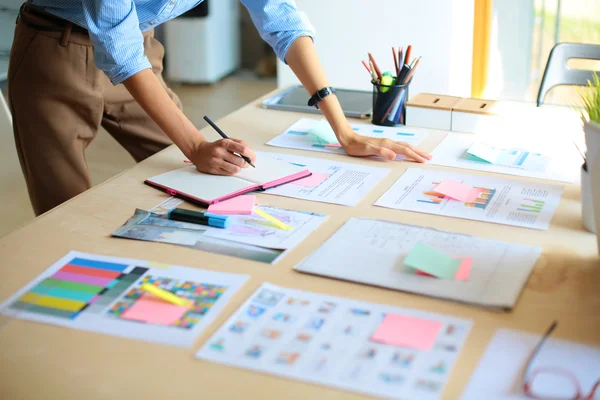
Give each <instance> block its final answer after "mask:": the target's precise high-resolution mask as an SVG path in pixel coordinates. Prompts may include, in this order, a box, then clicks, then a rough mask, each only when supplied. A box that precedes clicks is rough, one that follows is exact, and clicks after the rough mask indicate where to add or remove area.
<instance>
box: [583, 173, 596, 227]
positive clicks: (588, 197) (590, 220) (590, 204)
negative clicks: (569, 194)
mask: <svg viewBox="0 0 600 400" xmlns="http://www.w3.org/2000/svg"><path fill="white" fill-rule="evenodd" d="M581 222H582V223H583V227H584V228H585V230H586V231H588V232H592V233H596V221H594V201H593V200H592V179H591V174H590V172H589V171H588V169H587V167H585V166H584V167H582V168H581Z"/></svg>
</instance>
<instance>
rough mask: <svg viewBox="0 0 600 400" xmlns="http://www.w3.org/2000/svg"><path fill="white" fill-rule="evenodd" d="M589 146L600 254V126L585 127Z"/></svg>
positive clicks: (593, 202)
mask: <svg viewBox="0 0 600 400" xmlns="http://www.w3.org/2000/svg"><path fill="white" fill-rule="evenodd" d="M583 130H584V132H585V142H586V146H587V153H586V164H587V170H588V174H589V178H590V182H591V189H592V209H593V214H594V221H595V225H596V238H597V241H598V253H599V254H600V124H598V123H595V122H586V123H585V124H584V126H583Z"/></svg>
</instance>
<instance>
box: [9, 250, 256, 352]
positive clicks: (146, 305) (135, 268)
mask: <svg viewBox="0 0 600 400" xmlns="http://www.w3.org/2000/svg"><path fill="white" fill-rule="evenodd" d="M248 278H249V276H248V275H240V274H228V273H222V272H213V271H208V270H202V269H198V268H188V267H181V266H178V265H167V264H160V263H155V262H151V261H145V260H134V259H128V258H118V257H106V256H100V255H94V254H86V253H79V252H76V251H72V252H70V253H69V254H67V255H66V256H64V257H63V258H61V259H60V260H58V261H57V262H56V263H54V264H53V265H52V266H51V267H49V268H48V269H47V270H46V271H44V272H43V273H42V274H41V275H40V276H38V277H37V278H36V279H35V280H33V281H32V282H30V283H29V284H27V286H25V287H24V288H23V289H21V290H19V291H18V292H17V294H15V295H14V296H12V297H11V298H9V299H8V300H6V301H5V302H4V303H3V304H2V305H1V306H0V311H1V312H2V314H4V315H8V316H11V317H14V318H20V319H25V320H29V321H36V322H42V323H47V324H52V325H59V326H63V327H65V328H73V329H81V330H85V331H90V332H99V333H105V334H109V335H114V336H121V337H125V338H130V339H138V340H144V341H149V342H155V343H162V344H168V345H173V346H181V347H189V346H191V345H192V344H193V343H194V340H195V339H196V338H197V337H198V335H199V334H200V333H201V332H202V330H203V329H204V328H205V327H206V326H207V325H208V324H210V323H211V322H212V321H213V320H214V319H215V317H216V316H217V314H219V312H220V311H221V310H222V309H223V307H224V306H225V304H227V302H228V301H229V300H230V299H231V297H232V296H233V295H234V294H235V292H237V290H238V289H239V288H241V287H242V286H243V285H244V283H245V282H246V281H247V280H248ZM143 284H149V285H153V286H156V287H158V288H160V289H162V290H163V291H167V292H169V293H171V294H175V295H176V296H178V297H179V298H182V299H185V300H189V301H190V304H189V305H187V306H180V305H175V304H172V303H169V302H166V301H164V300H162V299H160V298H158V297H156V296H154V295H152V294H150V293H148V292H146V291H145V290H142V289H141V285H143Z"/></svg>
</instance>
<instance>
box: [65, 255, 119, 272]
mask: <svg viewBox="0 0 600 400" xmlns="http://www.w3.org/2000/svg"><path fill="white" fill-rule="evenodd" d="M69 264H71V265H78V266H80V267H90V268H99V269H106V270H109V271H117V272H123V271H125V270H126V269H127V265H125V264H114V263H108V262H104V261H95V260H87V259H84V258H74V259H72V260H71V262H69Z"/></svg>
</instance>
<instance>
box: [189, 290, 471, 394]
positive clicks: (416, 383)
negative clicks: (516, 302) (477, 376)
mask: <svg viewBox="0 0 600 400" xmlns="http://www.w3.org/2000/svg"><path fill="white" fill-rule="evenodd" d="M385 313H395V314H400V315H407V316H413V317H418V318H423V319H427V320H434V321H439V322H441V323H442V324H443V326H442V328H441V329H440V331H439V333H438V336H437V338H436V340H435V344H434V346H433V348H432V349H431V350H429V351H419V350H415V349H412V348H409V347H394V346H390V345H386V344H380V343H375V342H372V341H370V340H369V338H370V337H371V335H372V334H373V333H374V331H375V329H376V328H377V326H378V325H379V324H380V323H381V321H382V319H383V317H384V314H385ZM470 329H471V322H470V321H467V320H464V319H458V318H453V317H450V316H445V315H440V314H434V313H429V312H423V311H418V310H413V309H406V308H399V307H392V306H387V305H381V304H375V303H367V302H361V301H356V300H352V299H348V298H341V297H333V296H327V295H322V294H317V293H312V292H305V291H300V290H294V289H288V288H283V287H278V286H275V285H272V284H269V283H264V284H263V285H262V286H261V287H260V288H259V289H258V290H257V291H256V292H255V293H254V294H253V295H252V296H251V297H250V298H249V299H248V300H246V302H245V303H244V304H243V305H242V306H241V307H240V308H239V309H238V310H237V311H236V312H235V314H234V315H233V316H232V317H231V318H229V320H228V321H227V322H226V323H225V324H224V325H223V326H221V327H220V328H219V330H218V331H217V332H216V333H215V334H214V335H213V336H212V337H211V338H210V339H209V340H208V341H207V342H206V343H205V344H204V346H202V348H201V349H200V350H199V351H198V353H196V357H198V358H200V359H202V360H207V361H212V362H217V363H222V364H227V365H230V366H234V367H239V368H245V369H250V370H254V371H259V372H264V373H268V374H273V375H279V376H283V377H287V378H292V379H298V380H301V381H306V382H312V383H318V384H322V385H326V386H333V387H337V388H340V389H345V390H349V391H355V392H360V393H364V394H368V395H374V396H381V397H387V398H391V399H420V400H430V399H439V398H440V395H441V393H442V391H443V389H444V385H445V384H446V382H447V380H448V377H449V375H450V373H451V371H452V368H453V366H454V363H455V361H456V358H457V357H458V354H459V352H460V350H461V348H462V346H463V344H464V342H465V340H466V338H467V336H468V334H469V331H470Z"/></svg>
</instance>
